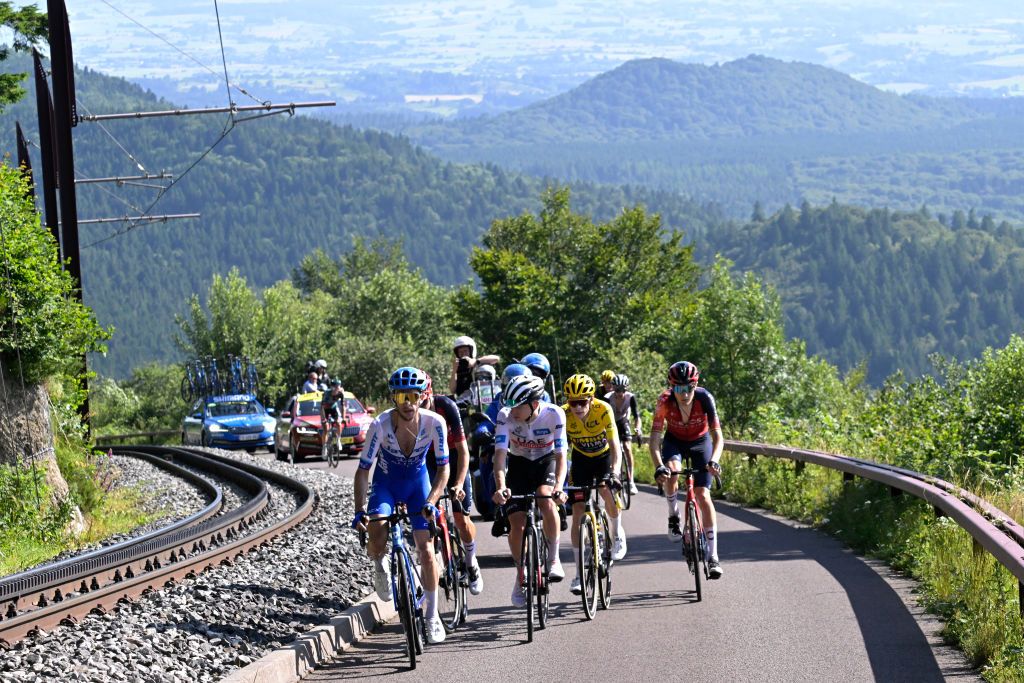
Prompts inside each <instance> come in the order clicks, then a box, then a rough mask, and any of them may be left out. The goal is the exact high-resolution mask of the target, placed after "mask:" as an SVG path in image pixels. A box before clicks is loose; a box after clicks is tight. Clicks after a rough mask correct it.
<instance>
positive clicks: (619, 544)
mask: <svg viewBox="0 0 1024 683" xmlns="http://www.w3.org/2000/svg"><path fill="white" fill-rule="evenodd" d="M625 556H626V534H624V533H621V532H620V533H619V535H618V536H617V537H616V538H615V543H614V544H613V545H612V559H613V560H615V561H616V562H618V561H619V560H621V559H622V558H624V557H625Z"/></svg>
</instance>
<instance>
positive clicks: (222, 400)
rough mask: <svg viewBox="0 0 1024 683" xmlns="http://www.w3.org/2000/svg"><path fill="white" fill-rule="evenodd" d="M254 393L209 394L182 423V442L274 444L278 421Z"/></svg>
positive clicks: (248, 447)
mask: <svg viewBox="0 0 1024 683" xmlns="http://www.w3.org/2000/svg"><path fill="white" fill-rule="evenodd" d="M270 413H271V411H270V410H267V409H266V408H264V407H263V404H262V403H260V402H259V401H258V400H256V397H255V396H253V395H252V394H231V395H225V396H207V397H205V398H202V399H200V400H198V401H196V402H195V404H194V405H193V406H192V410H190V411H189V413H188V415H186V416H185V419H184V420H182V423H181V443H182V444H185V445H188V444H194V445H196V446H213V447H216V448H244V449H245V450H247V451H249V452H250V453H251V452H252V451H254V450H256V449H257V448H273V447H274V427H275V426H276V425H277V420H276V419H275V418H274V417H273V416H272V415H271V414H270Z"/></svg>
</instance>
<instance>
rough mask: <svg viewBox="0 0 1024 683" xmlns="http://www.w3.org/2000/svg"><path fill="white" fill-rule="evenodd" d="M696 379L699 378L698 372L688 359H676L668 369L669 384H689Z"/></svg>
mask: <svg viewBox="0 0 1024 683" xmlns="http://www.w3.org/2000/svg"><path fill="white" fill-rule="evenodd" d="M698 379H700V373H699V372H698V371H697V366H696V365H694V364H693V363H690V362H689V361H685V360H681V361H677V362H675V363H673V364H672V366H671V367H670V368H669V369H668V383H669V384H690V383H691V382H696V381H697V380H698Z"/></svg>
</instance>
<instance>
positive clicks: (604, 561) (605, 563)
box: [597, 510, 615, 609]
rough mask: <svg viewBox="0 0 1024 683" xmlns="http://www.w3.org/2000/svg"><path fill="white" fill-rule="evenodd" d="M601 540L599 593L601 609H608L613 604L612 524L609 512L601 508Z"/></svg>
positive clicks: (599, 548) (598, 545)
mask: <svg viewBox="0 0 1024 683" xmlns="http://www.w3.org/2000/svg"><path fill="white" fill-rule="evenodd" d="M598 535H599V540H598V544H597V549H598V550H599V551H600V553H599V561H598V563H597V570H598V573H597V588H598V591H597V595H598V597H599V598H600V599H601V609H608V606H609V605H610V604H612V543H614V542H615V539H613V538H612V525H611V522H610V521H609V520H608V513H607V512H605V511H604V510H601V529H600V531H599V533H598Z"/></svg>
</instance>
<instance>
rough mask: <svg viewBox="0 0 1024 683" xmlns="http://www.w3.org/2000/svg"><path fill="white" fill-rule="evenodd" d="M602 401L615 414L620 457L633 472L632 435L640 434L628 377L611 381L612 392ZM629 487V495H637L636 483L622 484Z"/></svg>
mask: <svg viewBox="0 0 1024 683" xmlns="http://www.w3.org/2000/svg"><path fill="white" fill-rule="evenodd" d="M604 400H605V401H607V402H608V404H609V405H610V406H611V407H612V410H613V411H614V412H615V428H616V429H618V430H619V438H620V439H621V440H622V457H623V458H625V459H626V462H627V463H628V464H629V471H630V472H634V471H635V470H634V463H633V434H639V433H640V411H639V410H638V409H637V406H636V396H635V395H634V394H633V392H631V391H629V377H627V376H625V375H622V374H619V375H615V377H614V378H613V379H612V391H611V393H608V394H605V397H604ZM622 484H623V485H624V486H628V487H629V492H630V493H637V489H636V483H635V482H634V481H633V480H632V478H631V479H630V480H629V481H628V482H625V481H624V482H622Z"/></svg>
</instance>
